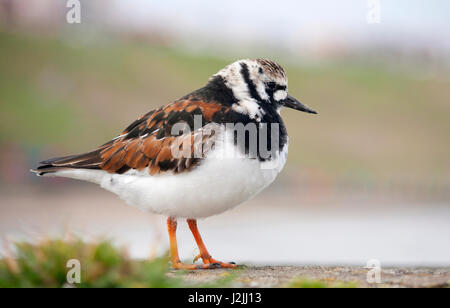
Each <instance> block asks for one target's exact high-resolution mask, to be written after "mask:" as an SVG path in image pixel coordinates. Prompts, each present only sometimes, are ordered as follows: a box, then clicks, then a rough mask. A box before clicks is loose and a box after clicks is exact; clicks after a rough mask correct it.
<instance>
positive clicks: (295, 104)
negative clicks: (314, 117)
mask: <svg viewBox="0 0 450 308" xmlns="http://www.w3.org/2000/svg"><path fill="white" fill-rule="evenodd" d="M283 105H284V106H285V107H288V108H292V109H295V110H299V111H303V112H307V113H313V114H317V112H316V111H314V110H312V109H311V108H309V107H308V106H306V105H304V104H302V103H300V102H299V101H298V100H296V99H295V98H293V97H292V96H290V95H289V94H288V96H287V97H286V99H285V100H284V101H283Z"/></svg>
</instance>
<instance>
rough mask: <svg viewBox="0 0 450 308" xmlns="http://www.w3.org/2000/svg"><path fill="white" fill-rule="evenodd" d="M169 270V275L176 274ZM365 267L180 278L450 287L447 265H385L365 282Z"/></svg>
mask: <svg viewBox="0 0 450 308" xmlns="http://www.w3.org/2000/svg"><path fill="white" fill-rule="evenodd" d="M175 273H176V271H171V272H170V275H176V274H175ZM367 273H368V269H365V268H361V267H346V266H342V267H323V266H263V267H246V268H243V269H241V270H238V271H232V270H226V269H216V270H201V271H189V272H186V273H185V274H184V275H183V279H185V280H186V281H188V282H193V283H211V282H214V281H216V280H218V279H221V278H224V277H227V276H229V275H230V274H231V275H236V277H235V278H234V279H233V282H232V283H231V285H230V287H255V288H259V287H285V286H286V285H287V284H288V283H289V282H292V281H293V280H294V279H304V280H308V281H312V280H319V281H322V282H325V283H326V284H327V285H330V286H339V284H341V283H352V285H355V286H356V287H374V288H377V287H378V288H380V287H381V288H383V287H388V288H408V287H413V288H419V287H425V288H442V287H450V268H402V267H399V268H384V269H382V270H381V283H380V284H370V283H368V282H367Z"/></svg>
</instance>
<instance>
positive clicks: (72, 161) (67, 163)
mask: <svg viewBox="0 0 450 308" xmlns="http://www.w3.org/2000/svg"><path fill="white" fill-rule="evenodd" d="M101 151H102V149H101V148H100V149H97V150H95V151H92V152H88V153H83V154H77V155H70V156H64V157H56V158H51V159H47V160H44V161H41V162H40V163H39V166H38V167H37V168H36V169H32V170H30V171H31V172H34V173H36V174H37V175H39V176H43V175H47V174H52V173H58V172H60V171H66V170H74V169H90V170H92V169H94V170H95V169H100V163H101V155H100V153H101ZM55 175H56V174H55Z"/></svg>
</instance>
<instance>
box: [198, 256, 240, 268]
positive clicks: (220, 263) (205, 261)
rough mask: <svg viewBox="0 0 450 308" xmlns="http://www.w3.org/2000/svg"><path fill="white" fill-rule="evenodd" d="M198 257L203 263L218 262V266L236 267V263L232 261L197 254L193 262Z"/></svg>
mask: <svg viewBox="0 0 450 308" xmlns="http://www.w3.org/2000/svg"><path fill="white" fill-rule="evenodd" d="M200 258H202V260H203V263H204V265H208V264H218V265H219V267H220V268H237V265H236V263H234V262H222V261H218V260H216V259H213V258H212V257H211V256H207V257H202V256H201V255H198V256H196V257H195V258H194V262H196V261H197V260H198V259H200Z"/></svg>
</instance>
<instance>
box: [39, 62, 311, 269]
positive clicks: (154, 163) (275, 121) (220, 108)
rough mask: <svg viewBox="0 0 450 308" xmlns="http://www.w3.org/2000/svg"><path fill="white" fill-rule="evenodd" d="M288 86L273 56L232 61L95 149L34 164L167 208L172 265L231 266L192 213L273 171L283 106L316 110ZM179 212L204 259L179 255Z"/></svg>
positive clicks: (283, 152)
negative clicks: (189, 260)
mask: <svg viewBox="0 0 450 308" xmlns="http://www.w3.org/2000/svg"><path fill="white" fill-rule="evenodd" d="M287 86H288V80H287V76H286V73H285V71H284V69H283V68H282V67H281V66H280V65H279V64H277V63H275V62H273V61H270V60H266V59H257V60H250V59H246V60H240V61H236V62H234V63H232V64H230V65H228V66H226V67H225V68H224V69H222V70H220V71H219V72H218V73H217V74H215V75H213V76H212V77H211V78H210V79H209V81H208V83H207V84H206V85H205V86H204V87H203V88H200V89H198V90H196V91H194V92H192V93H190V94H188V95H186V96H184V97H182V98H181V99H179V100H176V101H174V102H172V103H170V104H168V105H165V106H163V107H161V108H158V109H156V110H152V111H150V112H148V113H147V114H145V115H143V116H142V117H140V118H138V119H137V120H136V121H134V122H133V123H131V125H129V126H128V127H127V128H126V129H125V130H124V131H123V132H122V133H121V134H120V135H119V136H118V137H116V138H114V139H112V140H111V141H109V142H107V143H105V144H103V145H102V146H100V147H98V148H97V149H95V150H94V151H91V152H88V153H84V154H77V155H70V156H65V157H58V158H52V159H49V160H45V161H43V162H41V163H40V166H39V167H38V168H37V169H36V170H33V171H34V172H36V173H37V174H38V175H41V176H44V175H45V176H48V175H49V176H62V177H68V178H74V179H79V180H84V181H90V182H94V183H97V184H99V185H100V186H101V187H103V188H104V189H106V190H109V191H111V192H113V193H115V194H117V195H118V196H119V197H120V198H122V199H123V200H125V201H126V202H127V203H128V204H129V205H132V206H136V207H138V208H140V209H142V210H145V211H150V212H153V213H157V214H161V215H165V216H167V217H168V219H167V226H168V231H169V239H170V252H171V263H172V267H173V268H176V269H208V268H217V267H225V268H234V267H236V265H235V264H234V263H233V262H231V263H225V262H221V261H217V260H215V259H213V258H212V257H211V255H210V254H209V252H208V251H207V249H206V247H205V245H204V243H203V241H202V238H201V236H200V234H199V232H198V229H197V221H196V219H198V218H204V217H208V216H212V215H216V214H219V213H222V212H224V211H226V210H229V209H231V208H233V207H235V206H237V205H239V204H241V203H243V202H244V201H247V200H249V199H250V198H252V197H253V196H255V195H256V194H258V193H259V192H261V191H262V190H263V189H264V188H266V187H267V186H268V185H269V184H271V183H272V182H273V181H274V180H275V178H276V176H277V175H278V173H279V172H280V171H281V169H282V168H283V166H284V164H285V162H286V158H287V153H288V135H287V131H286V127H285V126H284V124H283V121H282V119H281V116H280V109H281V108H282V107H289V108H293V109H296V110H299V111H304V112H308V113H316V112H315V111H313V110H312V109H310V108H309V107H307V106H305V105H303V104H302V103H300V102H299V101H298V100H296V99H294V98H293V97H292V96H290V95H289V94H288V91H287ZM179 218H185V219H187V223H188V225H189V228H190V229H191V231H192V234H193V236H194V238H195V241H196V242H197V245H198V248H199V251H200V255H199V256H198V257H197V258H196V259H198V258H202V260H203V263H204V264H202V265H197V264H185V263H182V262H180V259H179V256H178V249H177V241H176V228H177V219H179Z"/></svg>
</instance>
